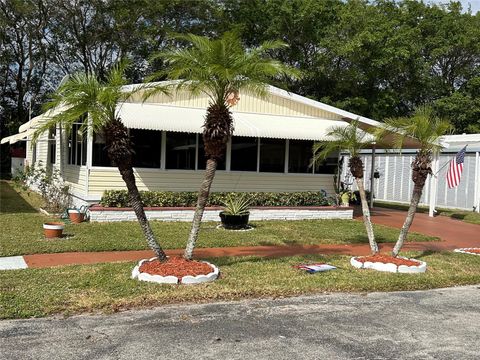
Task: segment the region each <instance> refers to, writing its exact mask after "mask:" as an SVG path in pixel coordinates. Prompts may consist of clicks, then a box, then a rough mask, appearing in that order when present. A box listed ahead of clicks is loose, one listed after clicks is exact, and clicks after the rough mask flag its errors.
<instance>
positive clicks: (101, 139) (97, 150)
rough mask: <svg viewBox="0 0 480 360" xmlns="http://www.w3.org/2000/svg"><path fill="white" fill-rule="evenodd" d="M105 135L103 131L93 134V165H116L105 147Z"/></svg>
mask: <svg viewBox="0 0 480 360" xmlns="http://www.w3.org/2000/svg"><path fill="white" fill-rule="evenodd" d="M105 145H106V144H105V136H104V135H103V133H95V134H93V149H92V165H93V166H115V165H114V164H113V162H112V161H110V158H109V157H108V153H107V149H106V148H105Z"/></svg>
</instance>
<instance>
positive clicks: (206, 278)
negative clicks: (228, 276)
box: [132, 257, 220, 284]
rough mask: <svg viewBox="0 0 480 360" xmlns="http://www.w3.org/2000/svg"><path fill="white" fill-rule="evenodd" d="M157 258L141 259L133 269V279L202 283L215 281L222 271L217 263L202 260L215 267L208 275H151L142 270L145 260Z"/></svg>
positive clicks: (168, 282)
mask: <svg viewBox="0 0 480 360" xmlns="http://www.w3.org/2000/svg"><path fill="white" fill-rule="evenodd" d="M155 259H156V257H153V258H151V259H143V260H140V262H139V263H138V265H136V266H135V267H134V268H133V270H132V279H138V280H140V281H149V282H154V283H158V284H200V283H204V282H210V281H214V280H215V279H217V278H218V274H219V273H220V270H219V269H218V267H216V266H215V265H213V264H211V263H209V262H207V261H202V262H203V263H205V264H208V265H210V266H211V267H212V268H213V271H212V272H211V273H210V274H207V275H197V276H191V275H187V276H184V277H182V278H181V279H179V278H178V277H176V276H161V275H150V274H147V273H141V272H140V266H142V264H143V263H144V262H145V261H152V260H155Z"/></svg>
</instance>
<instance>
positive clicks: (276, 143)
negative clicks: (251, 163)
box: [260, 139, 285, 172]
mask: <svg viewBox="0 0 480 360" xmlns="http://www.w3.org/2000/svg"><path fill="white" fill-rule="evenodd" d="M284 171H285V140H283V139H260V172H284Z"/></svg>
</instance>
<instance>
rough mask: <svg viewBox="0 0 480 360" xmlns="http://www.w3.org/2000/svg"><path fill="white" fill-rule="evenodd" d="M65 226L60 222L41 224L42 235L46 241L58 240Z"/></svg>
mask: <svg viewBox="0 0 480 360" xmlns="http://www.w3.org/2000/svg"><path fill="white" fill-rule="evenodd" d="M64 228H65V224H64V223H61V222H47V223H44V224H43V234H44V235H45V238H46V239H53V238H60V237H62V234H63V229H64Z"/></svg>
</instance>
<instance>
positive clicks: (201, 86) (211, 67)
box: [147, 32, 297, 259]
mask: <svg viewBox="0 0 480 360" xmlns="http://www.w3.org/2000/svg"><path fill="white" fill-rule="evenodd" d="M176 38H177V40H180V39H181V40H185V41H187V42H189V43H190V44H191V47H189V48H186V49H176V48H175V49H172V50H167V51H163V52H159V53H157V54H156V55H155V57H154V58H156V59H161V60H163V61H165V62H166V63H167V65H166V66H167V67H166V69H165V70H164V71H159V72H157V73H155V74H153V75H152V77H151V78H158V77H164V76H166V77H167V78H168V79H172V80H178V81H177V82H175V83H174V85H173V86H174V87H175V89H176V90H182V89H186V90H188V91H190V92H191V93H192V95H198V94H200V93H203V94H206V95H207V96H208V97H209V99H210V102H209V106H208V108H207V113H206V116H205V123H204V126H203V127H204V130H203V141H204V144H205V156H206V158H207V164H206V170H205V177H204V180H203V182H202V184H201V187H200V191H199V194H198V201H197V207H196V210H195V215H194V218H193V223H192V229H191V232H190V236H189V239H188V242H187V246H186V249H185V253H184V257H185V258H186V259H191V258H192V255H193V250H194V248H195V243H196V241H197V238H198V232H199V230H200V224H201V220H202V216H203V212H204V209H205V204H206V202H207V199H208V196H209V194H210V187H211V185H212V182H213V179H214V177H215V170H216V168H217V163H218V161H219V160H220V159H221V158H222V156H223V154H224V152H225V148H226V145H227V142H228V141H229V139H230V137H231V135H232V133H233V127H234V124H233V118H232V115H231V112H230V107H231V103H229V99H234V98H235V97H236V96H237V95H238V93H239V92H240V91H242V90H245V91H248V92H250V93H253V94H257V95H259V96H265V95H266V94H267V81H271V80H272V79H274V78H279V77H280V76H296V75H297V72H296V71H294V70H293V69H292V68H289V67H287V66H285V65H284V64H282V63H281V62H279V61H276V60H273V59H271V58H270V57H269V56H268V53H269V51H271V50H275V49H278V48H281V47H283V46H285V45H284V44H283V43H282V42H279V41H270V42H265V43H263V44H262V45H260V46H259V47H256V48H251V49H248V50H246V49H245V48H244V46H243V44H242V42H241V40H240V39H239V37H238V36H237V35H236V34H235V33H232V32H227V33H225V34H223V35H222V36H221V37H220V38H218V39H213V40H212V39H209V38H208V37H203V36H197V35H193V34H188V35H181V36H177V37H176ZM159 89H160V91H164V88H163V87H160V88H159ZM155 91H156V89H153V91H149V92H147V96H148V95H152V94H153V93H155Z"/></svg>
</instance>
